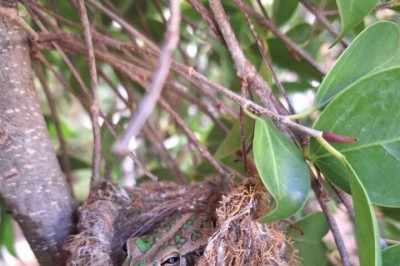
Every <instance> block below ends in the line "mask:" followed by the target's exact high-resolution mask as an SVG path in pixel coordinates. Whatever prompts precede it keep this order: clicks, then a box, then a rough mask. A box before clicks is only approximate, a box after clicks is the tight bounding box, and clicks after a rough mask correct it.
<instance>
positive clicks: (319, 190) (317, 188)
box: [311, 176, 351, 266]
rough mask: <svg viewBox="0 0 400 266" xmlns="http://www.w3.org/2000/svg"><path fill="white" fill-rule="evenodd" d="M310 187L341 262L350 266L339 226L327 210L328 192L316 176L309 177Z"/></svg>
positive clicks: (345, 265)
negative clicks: (327, 225)
mask: <svg viewBox="0 0 400 266" xmlns="http://www.w3.org/2000/svg"><path fill="white" fill-rule="evenodd" d="M311 187H312V189H313V190H314V193H315V196H316V198H317V200H318V203H319V205H320V206H321V209H322V211H323V213H324V215H325V218H326V220H327V222H328V224H329V227H330V229H331V231H332V234H333V238H334V239H335V243H336V246H337V248H338V250H339V253H340V257H341V258H342V262H343V265H344V266H351V263H350V258H349V254H348V252H347V250H346V247H345V245H344V242H343V239H342V237H341V235H340V231H339V228H338V226H337V223H336V221H335V218H334V217H333V215H332V213H331V212H330V210H329V207H328V205H327V204H326V202H327V197H328V194H327V193H326V191H325V190H324V188H323V187H322V185H321V183H320V181H319V179H318V178H316V177H315V176H314V177H313V178H312V179H311Z"/></svg>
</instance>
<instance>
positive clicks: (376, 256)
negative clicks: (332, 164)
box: [345, 159, 382, 266]
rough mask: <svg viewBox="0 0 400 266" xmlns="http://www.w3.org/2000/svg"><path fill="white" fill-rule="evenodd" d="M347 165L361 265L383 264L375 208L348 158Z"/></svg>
mask: <svg viewBox="0 0 400 266" xmlns="http://www.w3.org/2000/svg"><path fill="white" fill-rule="evenodd" d="M345 165H346V168H347V172H348V175H349V180H350V187H351V195H352V196H353V205H354V214H355V223H356V226H355V229H356V237H357V245H358V256H359V260H360V263H359V265H363V266H368V265H371V266H379V265H382V258H381V245H380V240H379V229H378V224H377V222H376V218H375V214H374V209H373V208H372V204H371V202H370V200H369V197H368V194H367V191H366V190H365V188H364V186H363V184H362V183H361V181H360V179H359V177H358V176H357V174H356V172H355V171H354V170H353V168H352V167H351V165H350V164H349V162H348V161H346V159H345Z"/></svg>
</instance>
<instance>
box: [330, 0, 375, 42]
mask: <svg viewBox="0 0 400 266" xmlns="http://www.w3.org/2000/svg"><path fill="white" fill-rule="evenodd" d="M336 3H337V5H338V8H339V14H340V18H341V20H342V30H341V31H340V33H339V36H338V37H337V38H336V40H339V39H340V38H342V37H343V36H344V35H345V34H346V33H347V32H349V31H350V30H351V29H352V28H354V27H355V26H356V25H357V24H358V23H360V22H361V21H362V20H363V19H364V17H365V16H367V15H368V14H369V12H371V11H372V9H373V8H374V7H375V5H376V4H377V3H378V0H362V1H360V0H336Z"/></svg>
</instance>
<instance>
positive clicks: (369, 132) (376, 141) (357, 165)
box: [310, 67, 400, 207]
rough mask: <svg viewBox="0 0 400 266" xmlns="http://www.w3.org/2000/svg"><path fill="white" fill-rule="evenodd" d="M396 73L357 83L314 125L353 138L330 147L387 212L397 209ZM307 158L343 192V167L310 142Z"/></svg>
mask: <svg viewBox="0 0 400 266" xmlns="http://www.w3.org/2000/svg"><path fill="white" fill-rule="evenodd" d="M399 71H400V68H399V67H396V68H391V69H386V70H383V71H380V72H377V73H375V74H372V75H367V76H366V77H364V78H362V79H360V80H359V81H358V82H356V83H354V84H353V85H351V86H349V87H348V88H347V89H345V90H344V91H343V92H342V93H340V94H339V95H338V96H337V97H336V98H335V99H334V100H333V101H332V102H331V103H330V104H329V105H328V106H327V107H326V108H325V109H324V111H323V112H322V113H321V116H320V117H319V119H318V120H317V122H316V123H315V128H317V129H320V130H323V131H327V132H335V133H338V134H342V135H345V136H355V137H357V138H358V139H359V140H358V141H357V142H355V143H347V144H343V143H338V144H334V147H335V148H336V149H337V150H338V151H340V152H341V153H342V154H343V155H345V156H346V158H347V160H348V161H349V163H350V164H351V165H352V167H353V168H354V171H355V172H356V173H357V175H358V176H359V177H360V179H361V180H362V183H363V186H365V189H366V190H367V191H368V194H369V196H370V198H371V200H372V202H374V203H375V204H379V205H384V206H392V207H399V206H400V200H399V197H398V191H399V189H400V182H399V181H400V179H399V175H398V172H399V170H400V164H399V160H400V150H399V149H400V143H399V141H400V139H399V132H400V116H399V115H396V114H397V113H398V99H400V98H399V97H400V90H398V84H399V82H400V78H399V75H398V73H399ZM383 129H384V131H382V130H383ZM310 159H311V160H312V161H313V162H315V163H316V164H317V165H318V167H319V168H320V169H321V170H323V172H324V173H325V174H326V175H327V176H328V177H329V178H330V179H331V180H332V181H333V182H334V183H335V184H336V185H338V186H340V187H341V188H344V189H346V190H347V191H349V186H348V183H347V172H346V169H345V167H343V166H341V165H340V163H338V162H336V159H334V158H333V156H332V155H330V154H329V153H328V152H327V151H325V150H323V149H322V148H321V147H320V146H319V145H318V144H317V143H316V142H315V141H314V140H311V143H310Z"/></svg>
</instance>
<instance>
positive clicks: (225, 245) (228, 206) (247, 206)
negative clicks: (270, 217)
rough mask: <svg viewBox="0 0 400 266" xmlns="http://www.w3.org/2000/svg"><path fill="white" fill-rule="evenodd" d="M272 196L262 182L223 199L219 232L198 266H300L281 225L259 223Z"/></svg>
mask: <svg viewBox="0 0 400 266" xmlns="http://www.w3.org/2000/svg"><path fill="white" fill-rule="evenodd" d="M267 195H268V193H267V192H266V190H265V187H264V186H263V185H262V184H261V182H260V180H259V179H258V178H256V179H253V178H249V179H247V180H246V181H245V182H244V184H242V185H240V186H238V187H236V188H234V189H232V190H231V191H230V192H229V194H227V195H226V196H222V200H221V202H220V206H219V208H218V209H217V210H216V214H217V217H218V225H217V230H216V231H215V233H214V234H213V235H212V237H211V238H210V240H209V243H208V245H207V247H206V249H205V253H204V255H203V257H202V258H201V259H200V261H199V263H198V265H201V266H205V265H232V266H240V265H254V266H256V265H269V266H270V265H271V266H272V265H285V266H286V265H296V264H297V263H296V261H295V253H296V252H295V249H294V247H293V245H292V244H291V242H290V241H289V240H288V239H287V238H286V236H285V235H284V234H283V233H282V232H281V231H279V229H278V228H277V225H276V224H274V223H271V224H261V223H257V222H256V221H255V219H257V218H259V216H260V215H263V214H264V213H265V211H266V210H267V209H268V205H267V203H268V198H267Z"/></svg>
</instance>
